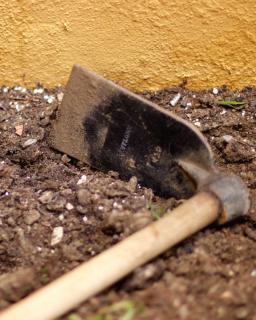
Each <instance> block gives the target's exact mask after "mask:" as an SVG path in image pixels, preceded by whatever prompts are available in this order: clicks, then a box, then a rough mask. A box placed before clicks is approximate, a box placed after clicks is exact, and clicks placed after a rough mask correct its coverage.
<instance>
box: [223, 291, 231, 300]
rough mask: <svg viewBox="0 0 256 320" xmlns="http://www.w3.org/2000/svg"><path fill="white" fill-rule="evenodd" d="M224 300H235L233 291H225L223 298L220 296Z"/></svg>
mask: <svg viewBox="0 0 256 320" xmlns="http://www.w3.org/2000/svg"><path fill="white" fill-rule="evenodd" d="M220 297H221V298H222V299H223V300H232V299H233V298H234V295H233V293H232V292H231V291H229V290H226V291H224V292H223V293H222V294H221V296H220Z"/></svg>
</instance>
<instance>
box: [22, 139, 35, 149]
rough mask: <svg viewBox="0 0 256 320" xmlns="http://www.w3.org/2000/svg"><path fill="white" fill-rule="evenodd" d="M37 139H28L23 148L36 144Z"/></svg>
mask: <svg viewBox="0 0 256 320" xmlns="http://www.w3.org/2000/svg"><path fill="white" fill-rule="evenodd" d="M36 142H37V139H28V140H27V141H25V142H24V144H23V147H24V148H26V147H28V146H31V145H32V144H34V143H36Z"/></svg>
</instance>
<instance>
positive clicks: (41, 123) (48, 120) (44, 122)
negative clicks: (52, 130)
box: [40, 116, 50, 127]
mask: <svg viewBox="0 0 256 320" xmlns="http://www.w3.org/2000/svg"><path fill="white" fill-rule="evenodd" d="M49 123H50V118H49V117H48V116H46V117H44V118H43V119H41V120H40V125H41V126H43V127H46V126H47V125H48V124H49Z"/></svg>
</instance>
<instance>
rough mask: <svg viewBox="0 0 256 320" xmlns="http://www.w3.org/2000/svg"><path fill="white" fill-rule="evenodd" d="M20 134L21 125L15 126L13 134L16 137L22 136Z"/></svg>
mask: <svg viewBox="0 0 256 320" xmlns="http://www.w3.org/2000/svg"><path fill="white" fill-rule="evenodd" d="M22 132H23V125H22V124H20V125H17V126H15V133H16V134H17V135H18V136H22Z"/></svg>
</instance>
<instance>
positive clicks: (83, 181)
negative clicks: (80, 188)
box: [77, 174, 87, 185]
mask: <svg viewBox="0 0 256 320" xmlns="http://www.w3.org/2000/svg"><path fill="white" fill-rule="evenodd" d="M86 181H87V177H86V175H84V174H83V175H82V176H81V178H80V179H79V180H78V181H77V185H80V184H83V183H86Z"/></svg>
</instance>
